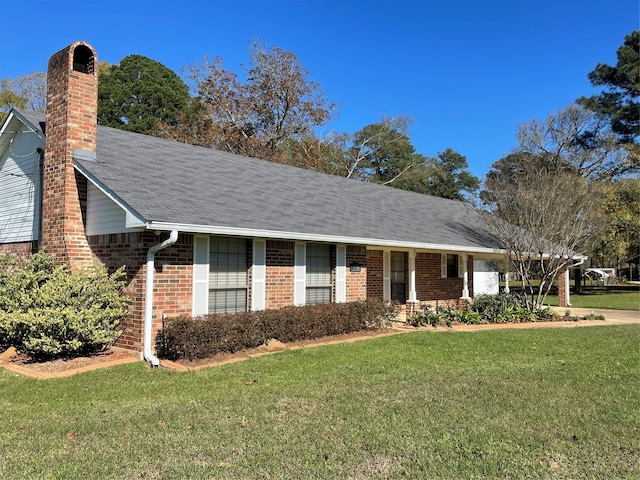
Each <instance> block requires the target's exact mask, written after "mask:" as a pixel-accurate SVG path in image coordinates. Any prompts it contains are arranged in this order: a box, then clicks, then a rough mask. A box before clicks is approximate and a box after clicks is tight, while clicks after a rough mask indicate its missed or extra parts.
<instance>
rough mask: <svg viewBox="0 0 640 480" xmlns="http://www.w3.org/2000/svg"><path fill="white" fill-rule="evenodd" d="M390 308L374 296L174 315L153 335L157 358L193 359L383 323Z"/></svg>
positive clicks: (391, 313)
mask: <svg viewBox="0 0 640 480" xmlns="http://www.w3.org/2000/svg"><path fill="white" fill-rule="evenodd" d="M395 316H396V307H395V306H394V305H390V304H386V303H384V302H382V301H379V300H366V301H361V302H350V303H330V304H322V305H309V306H304V307H285V308H282V309H279V310H263V311H257V312H243V313H235V314H224V315H223V314H211V315H204V316H200V317H176V318H169V319H167V320H166V322H165V325H164V326H163V329H162V330H161V331H160V332H159V333H158V336H157V353H158V356H160V357H161V358H167V359H172V360H175V359H179V358H186V359H188V360H196V359H201V358H207V357H211V356H213V355H216V354H219V353H235V352H238V351H240V350H244V349H248V348H254V347H257V346H260V345H262V344H265V343H267V342H268V341H269V340H270V339H276V340H279V341H281V342H283V343H289V342H294V341H297V340H310V339H314V338H321V337H325V336H329V335H338V334H344V333H351V332H357V331H361V330H373V329H379V328H384V327H387V326H388V325H389V324H390V322H391V321H392V320H394V319H395Z"/></svg>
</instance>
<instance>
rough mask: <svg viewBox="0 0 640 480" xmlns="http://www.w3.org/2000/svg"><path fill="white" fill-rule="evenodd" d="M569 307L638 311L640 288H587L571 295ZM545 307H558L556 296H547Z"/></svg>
mask: <svg viewBox="0 0 640 480" xmlns="http://www.w3.org/2000/svg"><path fill="white" fill-rule="evenodd" d="M570 298H571V306H573V307H575V308H612V309H614V310H640V287H638V286H637V285H636V286H618V287H616V286H611V287H589V288H585V289H584V291H583V292H582V293H581V294H575V293H571V297H570ZM545 303H546V304H547V305H553V306H557V305H558V296H557V295H548V296H547V299H546V301H545Z"/></svg>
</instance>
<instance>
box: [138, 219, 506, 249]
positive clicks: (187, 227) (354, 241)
mask: <svg viewBox="0 0 640 480" xmlns="http://www.w3.org/2000/svg"><path fill="white" fill-rule="evenodd" d="M146 228H147V229H148V230H157V231H171V230H178V231H180V232H188V233H196V234H198V233H199V234H203V235H230V236H237V237H258V238H273V239H286V240H304V241H312V242H329V243H344V244H351V245H366V246H375V247H383V248H385V247H388V248H390V247H394V248H403V249H415V250H431V251H442V252H467V253H482V254H491V255H504V254H505V253H506V252H505V251H504V250H500V249H494V248H487V247H477V246H465V245H442V244H435V243H423V242H409V241H402V240H388V239H381V238H365V237H348V236H339V235H324V234H317V233H304V232H287V231H276V230H259V229H249V228H236V227H224V226H216V225H193V224H178V223H168V222H154V221H149V222H147V223H146Z"/></svg>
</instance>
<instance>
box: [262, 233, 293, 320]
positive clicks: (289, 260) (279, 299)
mask: <svg viewBox="0 0 640 480" xmlns="http://www.w3.org/2000/svg"><path fill="white" fill-rule="evenodd" d="M294 265H295V242H291V241H283V240H267V257H266V282H265V299H266V301H265V308H267V309H273V308H282V307H285V306H287V305H293V300H294V288H295V285H294V284H295V279H294Z"/></svg>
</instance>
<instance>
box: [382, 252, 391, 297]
mask: <svg viewBox="0 0 640 480" xmlns="http://www.w3.org/2000/svg"><path fill="white" fill-rule="evenodd" d="M382 296H383V297H384V299H385V300H391V252H390V251H388V250H385V251H384V252H382Z"/></svg>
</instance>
